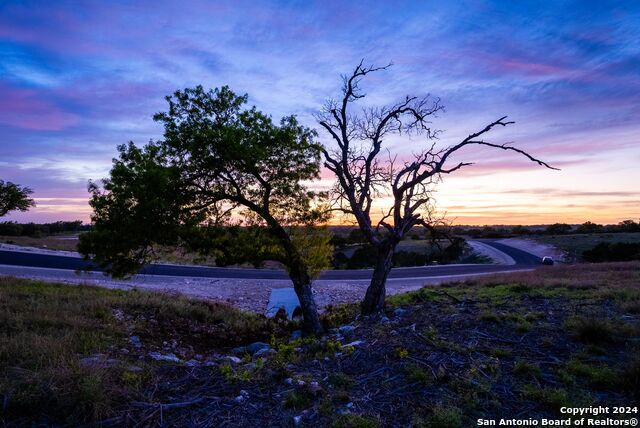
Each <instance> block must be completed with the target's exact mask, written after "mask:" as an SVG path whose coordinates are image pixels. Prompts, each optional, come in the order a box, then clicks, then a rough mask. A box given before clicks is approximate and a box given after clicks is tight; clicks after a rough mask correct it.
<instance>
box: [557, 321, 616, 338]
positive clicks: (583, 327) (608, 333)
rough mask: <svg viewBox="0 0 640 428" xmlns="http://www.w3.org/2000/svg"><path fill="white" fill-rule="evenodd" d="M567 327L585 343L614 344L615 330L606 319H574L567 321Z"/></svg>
mask: <svg viewBox="0 0 640 428" xmlns="http://www.w3.org/2000/svg"><path fill="white" fill-rule="evenodd" d="M566 327H567V328H568V329H569V331H570V332H571V333H572V334H573V335H574V336H575V338H576V339H578V340H579V341H580V342H583V343H590V344H596V345H599V344H604V343H610V342H613V335H614V329H613V327H612V325H611V323H610V322H609V321H607V320H604V319H598V318H585V317H573V318H570V319H569V320H567V322H566Z"/></svg>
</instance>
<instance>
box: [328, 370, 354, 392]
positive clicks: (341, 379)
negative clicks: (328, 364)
mask: <svg viewBox="0 0 640 428" xmlns="http://www.w3.org/2000/svg"><path fill="white" fill-rule="evenodd" d="M328 381H329V384H331V385H332V386H334V387H336V388H350V387H351V386H352V385H353V379H351V377H350V376H349V375H347V374H346V373H344V372H336V373H331V374H330V375H329V379H328Z"/></svg>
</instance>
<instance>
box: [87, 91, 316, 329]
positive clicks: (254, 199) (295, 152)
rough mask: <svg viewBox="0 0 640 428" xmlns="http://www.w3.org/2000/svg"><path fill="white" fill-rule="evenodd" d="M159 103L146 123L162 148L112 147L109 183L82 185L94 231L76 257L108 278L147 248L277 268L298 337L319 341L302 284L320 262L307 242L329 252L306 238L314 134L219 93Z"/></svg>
mask: <svg viewBox="0 0 640 428" xmlns="http://www.w3.org/2000/svg"><path fill="white" fill-rule="evenodd" d="M166 99H167V102H168V105H169V108H168V111H166V112H162V113H157V114H156V115H155V116H154V120H155V121H157V122H159V123H161V124H163V126H164V137H163V139H162V140H159V141H151V142H149V143H148V144H146V145H145V146H144V147H142V148H139V147H137V146H136V145H134V144H133V143H129V144H127V145H122V146H120V147H119V148H118V151H119V157H118V158H117V159H114V161H113V168H112V170H111V174H110V177H109V178H108V179H105V180H102V183H101V184H96V183H92V184H90V187H89V190H90V191H91V193H92V198H91V202H90V204H91V206H92V207H93V209H94V214H93V216H92V221H93V223H94V231H92V232H91V233H89V234H86V235H84V236H83V237H82V240H81V246H80V248H81V251H82V252H83V253H84V254H86V255H92V256H93V257H94V260H96V261H97V262H98V263H100V264H101V265H102V266H105V267H107V268H108V269H110V271H111V272H112V273H113V274H114V275H115V276H123V275H127V274H131V273H134V272H135V271H136V270H137V269H138V268H139V267H140V266H141V265H142V264H144V263H147V262H149V261H150V260H152V259H153V256H154V253H153V249H154V245H166V244H176V243H179V244H184V245H187V246H188V247H190V248H192V249H197V250H199V251H217V252H218V255H219V257H220V258H221V259H224V260H225V262H228V263H230V262H234V261H237V260H241V259H244V260H251V261H252V262H255V263H257V262H259V260H260V259H262V258H269V259H272V260H278V261H280V262H282V263H283V264H284V265H285V266H286V267H287V269H288V271H289V275H290V277H291V279H292V281H293V283H294V288H295V289H296V292H297V294H298V297H299V299H300V301H301V306H302V310H303V315H304V317H305V326H306V328H307V329H309V330H314V331H318V330H319V328H320V324H319V320H318V318H317V313H316V307H315V302H314V301H313V296H312V294H311V289H310V283H311V279H312V276H313V274H314V273H316V271H318V270H319V269H322V268H323V267H322V264H323V262H324V259H323V257H322V256H318V254H317V252H314V251H311V252H309V251H307V250H304V251H303V250H302V248H306V247H313V245H312V246H309V245H306V244H309V241H313V242H314V243H315V245H316V248H321V249H322V248H323V245H325V246H326V245H328V238H326V239H324V238H322V237H321V234H320V233H319V232H318V231H317V230H314V228H313V227H314V225H315V224H316V223H318V222H319V221H322V220H324V219H325V218H326V214H325V212H324V210H323V209H321V206H320V205H319V204H320V203H321V197H322V196H323V195H321V194H317V193H314V192H312V191H310V190H309V189H308V188H307V187H306V186H305V184H304V182H308V181H310V180H314V179H316V178H318V176H319V168H320V153H321V147H320V145H318V144H317V143H316V142H315V141H314V137H315V133H314V131H312V130H311V129H309V128H306V127H303V126H301V125H300V124H299V123H298V121H297V120H296V118H295V117H294V116H288V117H285V118H283V119H282V120H281V121H280V122H279V123H274V121H273V120H272V119H271V117H269V116H267V115H266V114H264V113H262V112H260V111H258V110H257V109H256V108H255V107H253V108H249V109H246V108H243V106H244V105H245V104H246V102H247V96H246V95H241V96H239V95H236V94H235V93H234V92H233V91H231V89H229V88H228V87H226V86H225V87H222V88H220V89H215V90H209V91H205V90H204V88H203V87H201V86H197V87H195V88H189V89H185V90H183V91H177V92H175V93H174V94H173V95H172V96H169V97H167V98H166ZM239 226H243V227H242V228H240V227H239ZM240 238H242V239H240ZM243 242H244V243H246V242H251V245H243ZM301 242H305V243H306V244H305V245H300V243H301ZM323 242H324V244H322V243H323ZM225 258H226V259H225ZM327 264H328V262H327Z"/></svg>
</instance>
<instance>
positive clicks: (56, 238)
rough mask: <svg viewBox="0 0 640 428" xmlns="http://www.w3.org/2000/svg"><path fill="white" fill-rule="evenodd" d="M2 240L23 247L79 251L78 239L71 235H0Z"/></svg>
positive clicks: (0, 240)
mask: <svg viewBox="0 0 640 428" xmlns="http://www.w3.org/2000/svg"><path fill="white" fill-rule="evenodd" d="M0 242H3V243H6V244H13V245H20V246H21V247H35V248H46V249H49V250H61V251H77V246H78V239H77V238H76V239H73V236H69V235H53V236H43V237H33V236H0Z"/></svg>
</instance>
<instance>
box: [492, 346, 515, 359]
mask: <svg viewBox="0 0 640 428" xmlns="http://www.w3.org/2000/svg"><path fill="white" fill-rule="evenodd" d="M491 356H493V357H495V358H507V357H510V356H511V350H510V349H505V348H494V349H492V350H491Z"/></svg>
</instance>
